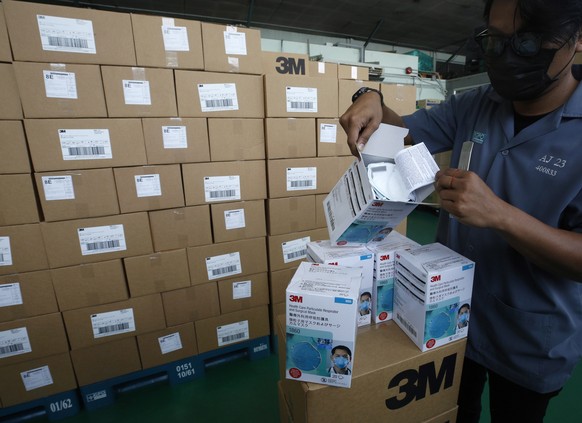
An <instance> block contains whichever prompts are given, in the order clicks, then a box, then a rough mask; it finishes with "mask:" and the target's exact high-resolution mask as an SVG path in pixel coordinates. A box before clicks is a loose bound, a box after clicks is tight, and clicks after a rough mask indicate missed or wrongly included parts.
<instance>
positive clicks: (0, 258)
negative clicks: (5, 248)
mask: <svg viewBox="0 0 582 423" xmlns="http://www.w3.org/2000/svg"><path fill="white" fill-rule="evenodd" d="M3 261H4V254H0V263H2V262H3Z"/></svg>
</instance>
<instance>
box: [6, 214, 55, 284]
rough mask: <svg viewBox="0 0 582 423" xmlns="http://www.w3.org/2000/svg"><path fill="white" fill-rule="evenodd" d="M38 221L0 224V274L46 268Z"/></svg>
mask: <svg viewBox="0 0 582 423" xmlns="http://www.w3.org/2000/svg"><path fill="white" fill-rule="evenodd" d="M48 263H49V262H48V259H47V255H46V251H45V247H44V241H43V237H42V233H41V230H40V225H39V224H38V223H33V224H31V225H16V226H0V275H8V274H11V273H21V272H32V271H35V270H44V269H48V267H49V265H48Z"/></svg>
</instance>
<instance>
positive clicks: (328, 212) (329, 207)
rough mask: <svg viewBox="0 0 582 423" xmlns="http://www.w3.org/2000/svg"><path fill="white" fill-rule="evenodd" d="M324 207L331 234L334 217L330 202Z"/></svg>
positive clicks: (333, 227) (333, 226)
mask: <svg viewBox="0 0 582 423" xmlns="http://www.w3.org/2000/svg"><path fill="white" fill-rule="evenodd" d="M325 207H326V209H327V219H328V222H329V226H331V230H332V232H333V231H335V217H334V214H333V210H332V208H331V201H328V202H326V203H325Z"/></svg>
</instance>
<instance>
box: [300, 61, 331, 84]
mask: <svg viewBox="0 0 582 423" xmlns="http://www.w3.org/2000/svg"><path fill="white" fill-rule="evenodd" d="M307 69H309V71H308V75H309V76H311V77H315V78H317V77H319V78H332V79H335V80H337V69H338V64H337V63H327V62H315V61H310V62H309V63H308V64H307Z"/></svg>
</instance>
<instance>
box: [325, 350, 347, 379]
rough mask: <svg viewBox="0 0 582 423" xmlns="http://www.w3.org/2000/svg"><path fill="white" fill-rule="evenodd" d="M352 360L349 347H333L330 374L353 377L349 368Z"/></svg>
mask: <svg viewBox="0 0 582 423" xmlns="http://www.w3.org/2000/svg"><path fill="white" fill-rule="evenodd" d="M351 359H352V351H351V350H350V349H349V348H348V347H346V346H344V345H337V346H335V347H333V348H332V350H331V363H332V366H331V367H330V368H329V374H330V375H333V374H337V375H351V374H352V371H351V370H350V368H349V365H350V361H351Z"/></svg>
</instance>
